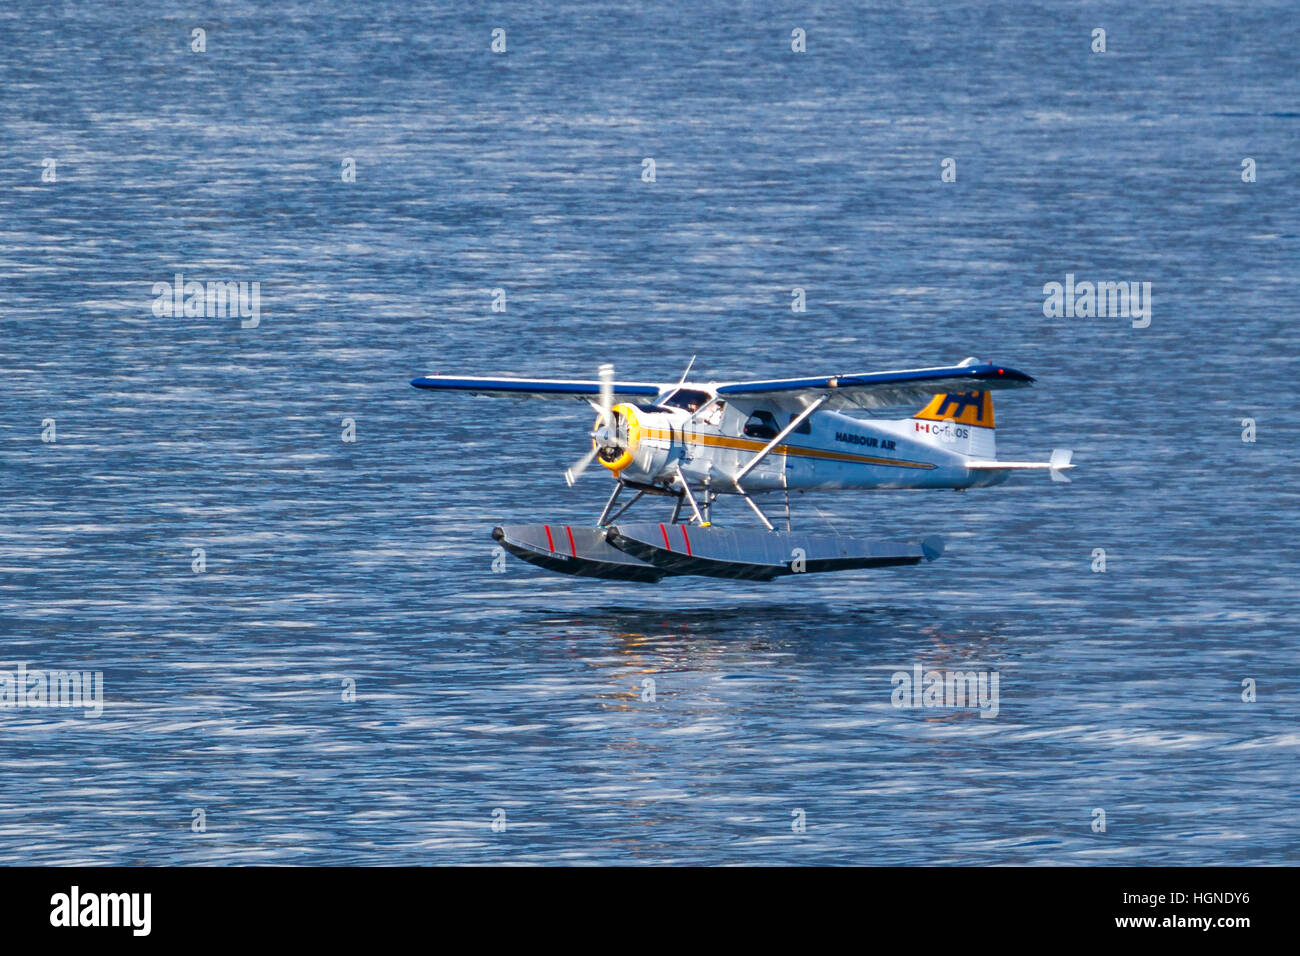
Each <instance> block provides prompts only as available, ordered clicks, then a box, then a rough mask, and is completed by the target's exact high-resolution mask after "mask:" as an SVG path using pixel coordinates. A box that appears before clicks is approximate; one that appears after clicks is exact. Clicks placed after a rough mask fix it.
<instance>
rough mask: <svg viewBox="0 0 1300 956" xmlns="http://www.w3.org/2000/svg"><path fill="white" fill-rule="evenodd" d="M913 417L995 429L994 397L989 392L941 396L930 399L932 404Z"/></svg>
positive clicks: (956, 393)
mask: <svg viewBox="0 0 1300 956" xmlns="http://www.w3.org/2000/svg"><path fill="white" fill-rule="evenodd" d="M912 417H913V418H923V419H926V420H928V421H933V422H946V421H947V420H948V419H950V418H951V419H952V420H953V421H954V422H956V423H957V424H958V425H982V426H983V427H985V428H992V427H994V426H993V395H992V394H991V393H989V392H954V393H953V394H951V395H944V394H939V395H936V396H934V398H932V399H930V404H928V405H926V406H925V408H923V409H921V410H920V411H919V412H917V413H916V414H915V415H913V416H912Z"/></svg>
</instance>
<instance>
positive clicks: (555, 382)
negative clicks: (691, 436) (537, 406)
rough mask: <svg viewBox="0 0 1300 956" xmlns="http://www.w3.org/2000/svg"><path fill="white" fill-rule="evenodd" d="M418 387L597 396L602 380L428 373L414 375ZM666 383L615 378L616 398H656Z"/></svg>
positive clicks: (525, 395)
mask: <svg viewBox="0 0 1300 956" xmlns="http://www.w3.org/2000/svg"><path fill="white" fill-rule="evenodd" d="M411 384H412V385H414V386H415V387H416V388H428V389H433V390H435V391H444V392H467V393H469V394H471V395H491V396H494V397H506V398H577V399H587V398H597V397H599V396H600V382H599V381H578V380H575V379H559V378H479V377H467V376H463V375H425V376H421V377H420V378H413V379H411ZM664 388H665V386H663V385H656V384H654V383H651V382H615V383H614V397H615V398H641V399H653V398H654V397H655V396H656V395H658V394H659V393H660V392H662V391H663V390H664Z"/></svg>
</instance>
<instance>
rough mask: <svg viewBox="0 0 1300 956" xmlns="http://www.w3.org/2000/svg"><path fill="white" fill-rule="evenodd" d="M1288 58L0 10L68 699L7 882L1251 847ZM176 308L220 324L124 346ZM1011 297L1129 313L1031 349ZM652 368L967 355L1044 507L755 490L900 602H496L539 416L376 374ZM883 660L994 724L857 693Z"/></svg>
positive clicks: (0, 725) (844, 25) (3, 539)
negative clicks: (1054, 461) (1069, 478)
mask: <svg viewBox="0 0 1300 956" xmlns="http://www.w3.org/2000/svg"><path fill="white" fill-rule="evenodd" d="M372 6H373V9H372ZM453 6H454V5H453ZM461 6H463V7H466V8H469V7H470V5H468V4H465V5H461ZM195 27H202V28H204V29H205V30H206V31H207V32H206V43H207V50H206V52H204V53H194V52H191V51H190V46H189V44H190V39H191V32H190V31H191V30H192V29H193V28H195ZM496 27H501V28H503V29H505V30H506V36H507V52H506V53H505V54H503V55H497V54H493V53H492V52H491V51H490V49H489V44H490V42H491V32H492V30H493V29H494V28H496ZM795 27H800V28H803V29H805V30H806V31H807V37H808V40H807V43H808V52H807V53H806V54H802V55H799V54H794V53H792V52H791V49H790V34H791V30H792V29H794V28H795ZM1094 27H1102V28H1104V29H1106V31H1107V52H1106V53H1105V54H1093V53H1091V52H1090V50H1089V45H1090V42H1091V38H1090V34H1091V31H1092V30H1093V28H1094ZM1297 50H1300V18H1297V17H1296V16H1295V9H1294V5H1293V4H1290V3H1269V2H1263V3H1255V4H1250V5H1242V4H1236V3H1225V4H1212V3H1198V4H1182V3H1175V4H1141V5H1139V4H1132V3H1088V2H1085V3H1070V4H1052V5H1048V4H1022V3H995V4H991V5H983V4H966V3H955V4H948V3H944V4H924V3H910V2H903V3H890V4H881V5H872V6H871V7H870V8H867V9H863V5H861V4H849V3H829V2H827V3H820V2H815V3H810V4H803V5H799V4H796V5H793V6H787V5H779V4H768V3H752V4H738V5H732V4H725V3H716V2H711V0H705V2H698V3H692V4H644V3H635V2H607V3H601V4H592V5H580V4H572V3H553V4H529V5H522V4H513V5H504V4H481V5H480V4H476V5H473V8H472V9H461V10H456V9H449V8H448V5H443V4H438V5H434V4H415V3H412V4H398V3H392V4H382V5H366V4H362V5H357V4H351V3H337V2H332V3H321V2H314V0H313V2H310V3H308V2H303V0H290V2H282V3H276V4H267V5H265V6H257V5H254V4H251V3H247V2H230V3H223V4H221V5H218V6H213V7H208V6H206V5H202V6H200V7H196V8H193V9H192V10H188V11H184V12H177V11H176V10H175V9H173V8H172V7H171V5H168V4H162V3H130V4H84V5H72V4H67V5H58V4H48V3H37V2H34V0H22V2H16V3H10V4H8V5H6V6H5V7H4V8H2V9H0V89H2V90H3V92H2V93H0V332H2V333H3V346H0V376H2V380H0V500H3V522H0V654H2V655H3V657H4V662H3V663H2V664H0V666H7V667H10V668H13V667H16V666H17V664H18V662H26V663H27V665H28V666H29V667H32V668H38V667H44V668H73V667H77V668H83V669H87V670H101V671H102V672H103V675H104V686H105V708H104V713H103V715H102V716H101V717H99V718H97V719H95V718H86V717H82V716H80V715H79V714H78V713H75V712H72V711H68V710H50V709H31V708H25V709H13V708H10V709H6V710H0V741H2V743H0V757H2V758H3V761H2V765H3V768H4V770H3V772H2V773H0V847H2V848H3V850H4V858H5V859H6V860H8V861H10V862H19V861H25V862H40V863H110V862H112V863H203V862H216V863H451V862H474V863H497V862H525V863H552V864H554V863H654V862H680V863H772V862H780V863H849V862H860V863H1036V864H1037V863H1046V864H1106V863H1115V864H1118V863H1128V864H1154V863H1243V862H1268V863H1281V862H1288V861H1289V862H1295V860H1296V857H1297V846H1298V845H1300V825H1298V824H1297V814H1296V801H1297V797H1298V796H1300V774H1298V773H1297V762H1296V761H1297V747H1298V745H1300V732H1298V731H1297V726H1296V717H1295V715H1296V712H1297V704H1298V703H1300V701H1298V696H1300V695H1297V692H1296V686H1297V679H1298V677H1300V675H1298V674H1297V667H1296V640H1295V634H1296V632H1295V623H1294V619H1295V610H1296V603H1297V593H1298V589H1297V585H1296V577H1295V574H1296V561H1295V552H1294V542H1295V540H1296V532H1297V521H1296V508H1297V492H1296V486H1295V479H1296V467H1295V459H1296V455H1295V449H1296V443H1297V438H1298V436H1297V428H1296V423H1295V413H1294V406H1295V381H1296V375H1295V372H1296V347H1295V343H1296V322H1297V318H1300V314H1298V313H1300V309H1298V307H1297V302H1298V301H1300V288H1298V283H1297V269H1296V266H1297V261H1300V260H1298V257H1297V235H1298V234H1300V224H1298V222H1297V220H1298V219H1300V213H1298V212H1297V209H1300V203H1298V202H1297V199H1298V196H1297V188H1296V178H1295V172H1294V165H1295V157H1296V154H1297V148H1298V147H1300V137H1298V136H1297V133H1298V131H1300V69H1298V68H1297V67H1298V63H1297V59H1298V57H1297ZM344 157H352V158H354V159H355V162H356V170H357V177H356V182H354V183H345V182H343V181H342V177H341V174H340V170H341V163H342V161H343V159H344ZM646 157H653V158H654V159H655V161H656V173H657V177H656V182H654V183H645V182H643V181H642V179H641V171H642V160H643V159H644V158H646ZM945 157H952V158H954V159H955V160H956V162H957V174H958V175H957V181H956V182H954V183H942V182H940V175H939V173H940V165H939V164H940V161H941V160H942V159H943V158H945ZM1245 157H1251V158H1253V159H1255V160H1256V163H1257V169H1258V181H1257V182H1255V183H1250V184H1248V183H1243V182H1242V179H1241V161H1242V159H1243V158H1245ZM46 158H54V159H56V167H55V169H56V175H57V181H56V182H53V183H49V182H42V179H41V173H42V169H43V166H42V160H43V159H46ZM177 272H182V273H184V274H185V275H186V276H187V277H191V278H195V279H200V280H236V281H238V280H244V281H250V282H251V281H257V282H260V283H261V287H260V288H261V311H262V314H261V322H260V325H259V326H258V327H256V328H248V329H244V328H241V327H240V324H239V322H238V320H236V319H222V318H210V319H209V318H188V319H187V318H158V317H155V316H154V314H153V312H152V309H151V307H152V303H153V294H152V291H151V288H152V285H153V283H155V282H159V281H162V282H168V281H171V278H172V276H173V275H174V274H175V273H177ZM1066 273H1074V274H1076V275H1077V276H1078V277H1079V278H1080V279H1085V278H1089V279H1094V280H1098V279H1100V280H1114V281H1118V280H1131V281H1149V282H1151V283H1152V286H1153V291H1154V308H1153V314H1152V322H1151V325H1150V327H1149V328H1146V329H1134V328H1132V327H1131V325H1130V323H1129V322H1128V321H1126V320H1123V319H1112V318H1104V319H1099V318H1073V319H1063V318H1062V319H1048V318H1045V317H1044V315H1043V311H1042V300H1043V295H1042V286H1043V284H1044V283H1045V282H1050V281H1063V280H1064V277H1065V274H1066ZM795 287H800V288H803V289H805V290H806V294H807V300H808V311H807V312H806V313H805V314H796V313H794V312H792V311H791V308H790V302H791V290H792V289H793V288H795ZM496 288H503V289H505V290H506V292H507V311H506V312H505V313H504V314H500V313H496V314H494V313H493V312H492V311H491V308H490V306H491V290H493V289H496ZM696 353H698V355H699V359H698V360H697V368H698V369H699V370H700V371H701V372H702V374H703V375H705V376H707V377H717V378H720V379H721V378H728V377H750V376H751V375H752V376H786V375H802V374H815V373H832V372H842V371H851V370H853V371H856V370H867V369H876V368H892V367H909V366H915V365H918V364H934V363H942V362H949V361H956V360H959V359H961V358H963V357H964V356H967V355H978V356H992V357H995V358H996V359H997V360H998V361H1001V362H1006V363H1008V364H1010V365H1013V366H1015V367H1017V368H1022V369H1024V370H1026V371H1028V372H1030V373H1031V374H1034V375H1036V376H1038V377H1039V384H1038V386H1037V387H1036V388H1035V389H1033V390H1030V391H1028V392H1022V393H1016V394H1013V395H1010V396H1008V397H1006V398H999V400H998V407H997V414H998V421H999V435H1000V438H999V445H1000V448H999V450H1000V453H1001V454H1002V455H1003V456H1004V457H1013V458H1024V457H1033V458H1041V457H1044V456H1045V455H1046V454H1047V452H1048V451H1050V449H1051V448H1052V447H1054V446H1057V445H1062V446H1068V447H1073V448H1074V450H1075V461H1076V463H1077V464H1078V466H1079V467H1078V469H1077V470H1076V471H1075V472H1074V476H1075V481H1074V483H1073V484H1070V485H1053V484H1051V483H1049V482H1047V481H1045V480H1043V479H1042V476H1037V480H1030V479H1028V478H1025V479H1021V480H1014V481H1013V482H1012V483H1010V484H1008V485H1005V486H1003V487H1001V488H994V489H986V490H978V491H972V492H970V493H967V494H961V495H958V494H952V493H942V492H931V493H907V492H892V493H881V494H862V493H850V494H841V495H821V496H817V497H813V496H809V497H807V498H804V499H800V500H797V501H796V502H795V514H796V519H797V520H802V521H803V522H804V526H805V527H826V526H832V527H836V528H840V529H843V530H856V531H867V532H871V533H873V534H874V533H879V534H880V535H881V536H883V537H891V538H892V537H906V536H913V535H920V534H931V533H940V534H943V535H945V536H946V538H947V540H948V546H949V551H948V553H947V554H946V555H945V557H944V558H943V559H942V560H941V561H939V562H937V563H935V564H933V565H929V566H926V567H923V568H907V569H897V570H890V571H877V572H867V571H863V572H853V573H848V574H842V575H825V576H809V577H806V578H800V579H792V580H787V581H782V582H775V583H772V584H767V585H761V584H737V583H727V582H717V581H711V580H708V579H683V580H667V581H665V582H664V583H662V584H661V585H658V586H639V585H616V584H605V583H599V582H592V581H585V580H575V579H569V578H565V577H561V576H554V575H548V574H546V573H545V572H542V571H540V570H537V569H534V568H531V567H529V566H526V565H523V564H521V563H518V562H514V561H513V560H512V561H511V563H510V564H509V566H508V570H507V571H506V572H505V573H504V574H495V573H493V572H492V568H491V565H492V553H491V551H492V544H493V543H492V542H491V540H490V539H489V538H488V532H489V530H490V529H491V527H492V526H493V524H494V523H497V522H499V521H502V520H512V521H523V520H533V519H536V520H550V521H555V522H560V523H569V522H572V523H580V522H585V521H588V520H590V519H591V518H592V517H594V515H595V514H596V512H597V510H598V508H599V506H600V504H601V501H602V499H603V497H604V495H605V494H606V492H607V490H608V489H607V485H606V483H605V480H604V479H603V477H601V476H597V475H596V474H595V473H594V471H593V473H591V474H589V475H588V477H586V478H584V479H583V480H582V482H581V483H580V484H579V486H578V487H577V488H574V489H569V488H567V487H566V486H565V484H564V481H563V477H562V471H563V468H564V466H565V465H566V464H567V463H568V462H570V461H571V460H573V459H574V458H575V457H577V456H578V455H579V454H580V453H581V452H582V451H583V447H584V439H583V432H584V431H585V429H586V428H587V427H588V426H589V421H588V419H589V415H588V414H586V413H584V412H583V410H582V408H581V407H579V406H576V405H568V404H560V405H556V404H547V405H528V404H516V403H507V402H497V403H493V402H491V401H488V400H475V399H469V398H463V399H442V400H439V399H433V398H432V397H431V396H429V395H426V394H421V393H417V392H415V391H414V390H413V389H411V388H410V387H409V386H408V385H407V382H408V380H409V379H410V378H411V377H412V376H413V375H417V374H423V373H427V372H432V371H437V370H441V371H451V370H463V371H466V372H477V373H515V374H521V375H541V376H545V375H553V376H582V377H589V376H590V375H592V373H593V370H594V369H595V367H596V366H597V364H599V363H600V362H602V361H606V360H609V359H613V360H614V361H616V362H617V364H618V369H619V373H620V377H626V378H648V379H651V380H656V379H664V378H670V377H675V376H676V375H677V374H679V373H680V371H681V369H682V367H683V366H684V365H685V363H686V361H687V359H688V358H689V356H691V355H692V354H696ZM345 418H351V419H353V420H354V421H355V427H356V436H357V440H356V441H355V443H345V442H343V441H342V440H341V435H342V429H343V419H345ZM1243 418H1253V419H1255V421H1256V423H1257V438H1258V440H1257V441H1256V442H1255V443H1253V444H1248V443H1244V442H1243V441H1242V438H1241V433H1242V421H1241V420H1242V419H1243ZM46 419H53V420H54V422H55V428H56V439H57V440H56V441H55V442H53V443H49V442H43V441H42V440H41V437H42V428H43V425H42V423H43V422H44V421H45V420H46ZM731 514H732V516H733V517H735V518H736V520H738V521H747V519H746V517H745V516H743V515H742V514H741V513H740V512H739V511H732V512H731ZM726 515H727V513H726V512H725V511H724V512H723V513H722V517H724V518H725V517H726ZM195 548H203V549H205V553H206V570H205V571H204V572H202V573H195V572H194V571H193V570H192V566H191V562H192V560H193V549H195ZM1096 548H1103V549H1105V552H1106V556H1107V569H1106V571H1105V573H1094V572H1093V571H1092V570H1091V566H1092V564H1093V552H1094V549H1096ZM916 664H920V665H922V666H923V667H925V668H927V669H929V668H937V669H967V668H976V669H987V670H995V671H997V672H998V673H999V675H1000V710H999V713H998V715H997V717H996V718H994V719H982V718H980V717H979V716H978V714H977V713H976V712H974V711H971V710H946V709H945V710H935V709H921V710H901V709H896V708H894V707H893V706H892V705H891V690H892V684H891V679H890V677H891V674H892V673H894V672H895V671H898V670H905V671H910V670H911V668H912V667H913V666H914V665H916ZM647 677H649V678H653V680H654V682H655V692H656V693H655V700H653V701H645V700H642V694H643V686H644V685H643V681H644V679H645V678H647ZM1247 679H1252V680H1254V681H1256V682H1257V694H1258V699H1257V700H1256V701H1255V702H1253V703H1246V702H1243V700H1242V699H1241V695H1242V682H1243V681H1244V680H1247ZM348 681H355V687H356V694H357V699H356V701H355V702H351V703H349V702H345V701H344V700H343V699H342V698H343V691H344V685H345V682H348ZM497 808H501V809H502V810H504V811H505V815H506V821H507V826H506V829H505V831H504V832H494V831H493V829H492V827H491V823H492V819H493V817H492V814H493V811H494V810H495V809H497ZM1098 808H1100V809H1103V810H1104V811H1105V813H1106V823H1107V826H1106V831H1105V832H1104V833H1098V832H1094V830H1093V829H1092V824H1093V820H1094V810H1096V809H1098ZM196 809H202V810H203V811H204V813H205V824H206V831H205V832H194V825H193V821H194V811H195V810H196ZM796 809H801V810H803V811H804V814H805V816H806V824H807V829H806V832H804V833H796V832H794V830H793V828H792V826H791V824H792V821H794V820H795V817H794V816H793V815H792V814H793V811H795V810H796Z"/></svg>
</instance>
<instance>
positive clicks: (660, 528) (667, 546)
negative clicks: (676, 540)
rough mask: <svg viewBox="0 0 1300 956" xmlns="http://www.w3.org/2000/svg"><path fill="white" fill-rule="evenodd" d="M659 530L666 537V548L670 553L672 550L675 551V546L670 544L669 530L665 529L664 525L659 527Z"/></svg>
mask: <svg viewBox="0 0 1300 956" xmlns="http://www.w3.org/2000/svg"><path fill="white" fill-rule="evenodd" d="M659 530H660V531H661V532H663V536H664V547H665V548H667V549H668V550H669V551H671V550H672V549H673V546H672V545H671V544H669V543H668V529H667V528H665V527H664V526H663V525H660V526H659Z"/></svg>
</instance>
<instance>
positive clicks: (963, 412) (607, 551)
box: [411, 358, 1073, 582]
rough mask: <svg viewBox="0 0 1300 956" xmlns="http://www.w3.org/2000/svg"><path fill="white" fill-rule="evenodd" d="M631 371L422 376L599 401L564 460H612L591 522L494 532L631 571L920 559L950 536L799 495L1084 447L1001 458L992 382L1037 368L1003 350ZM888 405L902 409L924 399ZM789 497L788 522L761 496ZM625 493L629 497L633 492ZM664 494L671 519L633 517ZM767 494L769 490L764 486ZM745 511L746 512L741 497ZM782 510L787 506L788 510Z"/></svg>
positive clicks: (594, 568)
mask: <svg viewBox="0 0 1300 956" xmlns="http://www.w3.org/2000/svg"><path fill="white" fill-rule="evenodd" d="M693 365H694V359H692V360H691V364H688V365H687V368H686V372H685V373H683V375H682V376H681V378H680V379H679V380H678V381H677V382H676V383H671V382H669V383H655V382H622V381H617V380H616V379H615V377H614V367H613V365H609V364H606V365H602V366H600V369H599V371H598V374H597V378H596V379H595V380H594V381H582V380H566V379H523V378H481V377H460V376H451V375H441V374H436V375H426V376H422V377H420V378H416V379H413V380H412V381H411V384H412V385H413V386H415V387H416V388H418V389H424V390H428V391H432V392H437V393H462V394H470V395H481V396H491V397H505V398H534V399H568V400H577V401H580V402H587V403H588V404H590V405H591V408H592V409H593V410H594V411H595V413H596V420H595V424H594V425H593V427H592V429H591V431H590V433H589V436H588V437H589V439H590V443H591V447H590V450H589V451H588V452H587V453H586V454H585V455H584V456H583V457H582V458H580V459H579V460H578V461H576V462H575V463H574V464H573V465H572V466H571V467H570V468H569V469H568V470H567V471H566V473H565V478H566V480H567V481H568V483H569V484H570V485H573V484H574V483H575V482H576V481H577V480H578V478H579V477H580V476H581V475H582V474H583V473H584V472H586V470H587V468H588V467H590V465H591V464H593V463H599V464H600V465H601V466H602V468H604V469H605V472H606V474H607V475H608V476H610V477H612V479H613V481H614V487H613V489H612V491H611V492H610V495H609V498H608V500H606V502H605V506H604V508H603V510H602V511H601V512H600V516H599V517H598V518H597V519H596V522H595V524H594V525H593V526H590V527H588V526H581V525H560V524H519V525H500V526H499V527H496V528H494V529H493V530H492V537H493V538H494V539H495V540H496V541H497V542H498V543H499V545H500V546H501V547H503V548H504V549H505V550H506V551H508V552H510V553H511V554H513V555H515V556H516V557H518V558H521V559H523V560H524V561H528V562H530V563H532V564H535V565H538V566H539V567H542V568H546V569H548V570H551V571H560V572H564V573H567V574H574V575H579V576H582V577H593V578H606V579H611V580H620V581H643V582H645V581H650V582H653V581H659V580H661V579H662V578H664V577H665V576H671V575H705V576H710V577H722V578H735V579H748V580H756V581H771V580H774V579H776V578H780V577H784V576H788V575H797V574H804V573H813V572H825V571H845V570H853V569H862V568H883V567H895V566H901V565H914V564H921V563H922V562H930V561H934V560H936V559H938V558H939V557H940V556H941V555H942V554H943V551H944V542H943V539H942V538H941V537H939V536H930V537H926V538H923V539H921V540H919V541H879V540H873V539H868V538H865V537H854V536H850V535H844V534H839V533H836V534H825V533H808V532H804V531H796V530H794V529H793V527H792V523H791V518H790V493H791V492H796V493H798V492H808V491H847V490H877V489H886V488H889V489H894V488H917V489H936V488H951V489H956V490H958V491H964V490H965V489H967V488H982V487H986V486H989V485H997V484H1001V483H1002V482H1004V481H1006V480H1007V479H1008V478H1009V477H1010V476H1011V475H1012V473H1014V472H1017V471H1025V470H1043V471H1046V472H1047V473H1048V475H1049V476H1050V477H1051V479H1052V480H1053V481H1057V482H1068V481H1069V478H1068V477H1066V475H1065V471H1066V470H1067V469H1069V468H1072V467H1073V465H1072V464H1071V463H1070V458H1071V452H1070V451H1069V450H1066V449H1056V450H1054V451H1053V452H1052V453H1051V457H1050V458H1049V459H1048V460H1047V461H1041V462H1040V461H999V460H998V458H997V449H996V443H995V441H994V419H993V393H994V392H1000V391H1003V390H1007V389H1014V388H1025V387H1028V386H1030V385H1032V384H1033V383H1034V379H1033V378H1032V377H1031V376H1029V375H1027V374H1025V373H1024V372H1021V371H1017V370H1016V369H1013V368H1009V367H1007V366H1005V365H1000V364H998V363H996V362H992V361H983V360H979V359H975V358H968V359H966V360H964V361H962V362H960V363H959V364H957V365H948V366H938V367H933V368H915V369H902V370H897V371H884V372H858V373H852V374H843V375H826V376H820V377H814V378H790V379H773V380H766V381H750V382H709V383H707V384H705V383H699V382H694V383H693V382H689V381H687V379H688V377H689V375H690V371H691V368H692V367H693ZM918 405H919V406H920V408H919V410H917V411H915V412H914V413H912V414H911V415H906V416H905V417H901V418H889V417H885V415H887V414H889V411H888V410H891V409H900V410H903V411H906V410H908V409H913V408H917V406H918ZM724 495H726V496H732V497H734V498H739V499H740V500H741V501H743V502H744V503H745V504H746V505H747V506H748V508H749V511H750V512H751V513H752V517H753V518H754V519H755V521H756V524H757V526H746V527H739V526H729V525H722V524H718V523H715V522H714V521H713V517H714V515H715V506H716V503H717V502H718V500H719V499H720V498H722V497H723V496H724ZM771 495H780V496H782V498H783V499H784V514H783V522H782V523H783V525H784V527H783V528H781V529H778V527H777V524H776V523H774V522H773V520H772V517H771V515H769V511H773V512H774V506H769V507H768V509H767V510H764V507H763V506H762V505H760V504H759V502H758V501H757V500H756V498H758V497H759V496H771ZM624 496H627V497H626V500H624ZM656 498H657V499H661V500H662V499H666V505H667V506H668V508H666V509H665V510H669V508H670V511H669V513H668V514H661V515H660V517H661V518H662V519H663V520H660V521H646V520H644V518H643V519H641V520H637V521H632V520H628V519H627V518H626V517H625V516H626V515H627V514H628V513H629V511H630V509H631V508H632V507H633V506H634V505H636V504H637V503H638V502H641V501H644V500H647V499H656ZM765 500H766V499H765ZM739 513H741V514H743V513H745V512H744V510H743V509H742V510H741V512H739ZM777 517H778V520H781V518H782V516H781V515H778V516H777Z"/></svg>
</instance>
